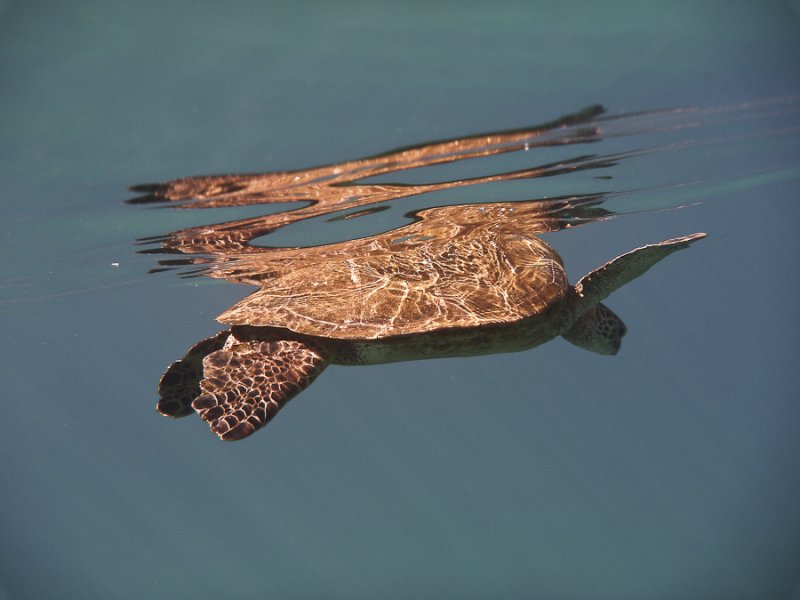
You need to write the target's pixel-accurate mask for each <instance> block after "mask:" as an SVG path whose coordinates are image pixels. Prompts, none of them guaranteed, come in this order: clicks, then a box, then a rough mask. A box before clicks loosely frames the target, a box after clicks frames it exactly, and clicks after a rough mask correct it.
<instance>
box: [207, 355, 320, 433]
mask: <svg viewBox="0 0 800 600" xmlns="http://www.w3.org/2000/svg"><path fill="white" fill-rule="evenodd" d="M328 363H329V361H328V358H327V357H325V356H324V355H323V354H322V352H320V351H319V350H317V349H316V348H312V347H311V346H309V345H307V344H304V343H303V342H300V341H296V340H270V341H258V340H250V341H243V342H239V341H238V340H235V341H234V343H229V344H226V347H225V348H223V349H221V350H217V351H216V352H213V353H211V354H209V355H208V356H206V357H205V359H203V379H202V381H200V390H201V393H200V395H199V396H198V397H197V399H196V400H195V401H194V402H192V408H194V409H195V410H196V411H197V412H198V413H199V414H200V416H201V417H202V418H203V420H204V421H207V422H208V423H209V425H210V426H211V431H213V432H214V433H216V434H217V435H218V436H219V437H220V438H221V439H223V440H240V439H242V438H245V437H247V436H248V435H250V434H251V433H253V432H254V431H256V430H258V429H260V428H261V427H263V426H264V425H266V424H267V423H268V422H269V421H270V420H271V419H272V418H273V417H274V416H275V415H276V414H277V413H278V411H279V410H280V409H281V408H283V406H284V405H285V404H286V403H287V402H288V401H289V400H291V399H292V398H293V397H294V396H296V395H297V394H298V393H300V392H301V391H303V390H304V389H305V388H306V387H308V386H309V385H310V384H311V382H312V381H314V379H316V377H317V375H319V374H320V373H321V372H322V371H323V370H324V369H325V367H327V366H328Z"/></svg>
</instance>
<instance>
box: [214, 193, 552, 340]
mask: <svg viewBox="0 0 800 600" xmlns="http://www.w3.org/2000/svg"><path fill="white" fill-rule="evenodd" d="M448 208H452V207H448ZM459 209H461V211H462V212H461V218H462V219H461V222H460V223H458V222H456V221H453V220H450V219H446V218H439V219H430V218H429V219H428V220H427V221H425V220H424V219H423V220H421V221H420V222H417V223H413V224H411V225H409V226H406V227H402V228H400V229H396V230H393V231H390V232H387V233H384V234H380V235H377V236H373V237H370V238H362V239H359V240H353V241H350V242H341V243H337V244H331V245H328V246H319V247H314V248H307V249H303V250H304V252H303V254H302V259H300V257H299V256H298V255H297V254H293V255H292V256H294V260H280V259H279V258H278V257H276V259H277V260H274V261H270V262H271V273H270V277H269V278H265V279H263V280H262V281H260V282H259V285H260V289H259V290H257V291H255V292H254V293H252V294H251V295H249V296H248V297H246V298H244V299H243V300H242V301H241V302H239V303H238V304H236V305H234V306H233V307H232V308H230V309H229V310H227V311H225V312H224V313H222V314H221V315H220V316H219V317H218V320H219V321H220V322H222V323H227V324H231V325H251V326H258V327H281V328H286V329H289V330H292V331H294V332H297V333H301V334H304V335H312V336H318V337H326V338H341V339H378V338H386V337H393V336H399V335H409V334H421V333H427V332H433V331H436V330H442V329H451V328H462V327H480V326H484V325H496V324H502V323H513V322H515V321H518V320H520V319H524V318H526V317H530V316H533V315H536V314H541V313H543V312H544V311H546V310H547V309H548V308H550V307H551V306H553V305H554V304H556V303H558V302H560V301H561V300H562V299H563V298H564V296H565V295H566V293H567V289H568V283H567V278H566V274H565V272H564V268H563V265H562V262H561V259H560V257H559V256H558V254H557V253H556V252H555V251H554V250H553V249H552V248H551V247H550V246H549V245H547V244H546V243H545V242H544V241H543V240H542V239H540V238H538V237H536V236H535V235H524V234H521V233H520V228H519V224H518V223H515V224H513V225H512V223H511V222H509V221H508V220H502V219H501V220H497V219H492V218H489V219H483V220H476V221H475V222H471V221H470V220H466V221H464V219H463V217H464V212H463V207H459ZM442 211H443V209H439V212H438V213H436V216H437V217H443V216H444V217H446V216H447V215H446V213H445V214H443V212H442ZM424 212H427V211H423V213H424ZM420 216H421V217H425V216H427V217H430V216H431V215H424V214H421V215H420ZM485 216H486V215H484V217H485Z"/></svg>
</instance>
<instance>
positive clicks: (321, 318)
mask: <svg viewBox="0 0 800 600" xmlns="http://www.w3.org/2000/svg"><path fill="white" fill-rule="evenodd" d="M411 228H413V226H409V228H408V231H406V232H404V231H403V230H402V229H401V230H397V231H395V232H389V233H388V234H382V235H380V236H375V237H374V238H366V239H365V240H358V242H359V244H360V245H359V252H357V253H354V252H353V251H352V250H353V244H352V243H348V242H343V243H341V244H332V245H330V246H327V247H320V249H318V250H316V251H315V249H309V253H308V255H307V256H306V257H305V259H304V260H303V261H301V262H297V263H293V264H291V265H290V268H284V269H276V270H275V271H274V275H273V276H272V277H271V278H267V279H265V280H263V281H261V282H260V289H258V290H257V291H255V292H254V293H253V294H251V295H250V296H248V297H247V298H245V299H244V300H242V301H241V302H239V303H238V304H236V305H235V306H233V307H232V308H231V309H229V310H227V311H225V312H224V313H223V314H222V315H220V316H219V317H218V320H219V321H220V322H222V323H225V324H228V325H231V328H230V329H229V330H226V331H223V332H221V333H219V334H217V335H216V336H214V337H212V338H209V339H207V340H204V341H203V342H200V343H199V344H197V345H196V346H194V347H193V348H192V349H191V350H189V352H188V353H187V355H186V356H185V357H184V358H183V359H182V360H180V361H177V362H175V363H173V364H172V365H171V366H170V367H169V368H168V369H167V371H166V372H165V374H164V376H163V377H162V380H161V383H160V385H159V392H160V395H161V401H160V402H159V406H158V409H159V412H161V413H162V414H165V415H169V416H182V415H184V414H188V413H190V412H191V411H192V409H194V410H195V411H196V412H198V413H199V414H200V416H201V417H202V418H203V419H204V420H206V421H208V422H209V424H210V425H211V429H212V431H214V432H215V433H216V434H217V435H219V436H220V437H221V438H222V439H225V440H236V439H241V438H243V437H246V436H248V435H250V434H251V433H253V432H254V431H256V430H257V429H259V428H260V427H262V426H263V425H264V424H266V423H267V422H268V421H269V420H270V419H271V418H272V417H273V416H274V415H275V414H276V413H277V412H278V410H280V408H282V407H283V406H284V405H285V404H286V402H287V401H288V400H289V399H291V398H292V397H293V396H295V395H296V394H297V393H299V392H300V391H302V390H303V389H305V387H307V386H308V385H310V384H311V382H312V381H313V380H314V379H315V378H316V376H317V375H319V373H321V372H322V371H323V370H324V369H325V368H326V367H327V365H328V364H331V363H335V364H376V363H386V362H395V361H404V360H415V359H427V358H438V357H447V356H468V355H478V354H491V353H497V352H513V351H519V350H525V349H528V348H532V347H534V346H537V345H539V344H542V343H544V342H546V341H548V340H550V339H552V338H554V337H557V336H559V335H563V336H564V337H565V338H566V339H567V340H569V341H570V342H572V343H574V344H576V345H578V346H581V347H583V348H586V349H588V350H591V351H594V352H598V353H601V354H615V353H616V352H617V350H618V349H619V347H620V342H621V339H622V336H624V335H625V332H626V328H625V325H624V324H623V323H622V321H621V320H620V319H619V317H617V316H616V315H615V314H614V313H613V312H612V311H611V310H610V309H608V308H607V307H605V306H604V305H603V304H601V303H600V302H601V301H602V300H603V299H604V298H605V297H606V296H608V295H609V294H610V293H611V292H613V291H614V290H615V289H617V288H618V287H620V286H622V285H624V284H625V283H627V282H629V281H631V280H632V279H634V278H636V277H638V276H639V275H641V274H642V273H644V272H645V271H646V270H647V269H649V268H650V267H651V266H653V265H654V264H655V263H657V262H658V261H660V260H661V259H663V258H665V257H666V256H668V255H669V254H671V253H672V252H674V251H676V250H679V249H681V248H686V247H687V246H688V245H689V244H690V243H692V242H693V241H695V240H697V239H699V238H701V237H703V236H704V235H705V234H693V235H690V236H686V237H682V238H675V239H672V240H666V241H664V242H659V243H657V244H651V245H648V246H643V247H641V248H637V249H635V250H633V251H631V252H628V253H626V254H623V255H621V256H619V257H617V258H616V259H614V260H612V261H610V262H609V263H607V264H605V265H603V266H602V267H600V268H598V269H595V270H594V271H592V272H591V273H589V274H588V275H586V276H584V277H583V278H582V279H581V280H580V281H579V282H578V283H577V284H576V285H575V286H570V285H569V283H568V281H567V277H566V274H565V272H564V267H563V264H562V262H561V259H560V257H559V256H558V254H557V253H556V252H555V250H553V249H552V248H551V247H550V246H549V245H547V244H546V243H545V242H544V241H543V240H541V239H540V238H538V237H536V236H535V235H533V234H529V235H526V234H521V233H520V229H519V228H518V227H513V228H505V227H503V226H502V225H501V224H498V222H497V221H493V220H489V221H484V224H483V225H480V224H472V225H469V226H467V225H465V226H464V227H462V228H461V229H460V230H459V231H458V235H452V233H453V232H452V231H448V232H446V234H444V235H437V233H436V232H435V231H433V230H431V229H430V228H429V229H428V230H426V232H425V233H426V235H419V234H417V233H416V232H414V231H413V229H411ZM409 231H410V233H408V232H409ZM403 233H408V235H403ZM277 260H278V261H279V258H278V259H277Z"/></svg>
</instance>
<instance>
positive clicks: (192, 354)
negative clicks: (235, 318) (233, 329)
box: [156, 329, 230, 417]
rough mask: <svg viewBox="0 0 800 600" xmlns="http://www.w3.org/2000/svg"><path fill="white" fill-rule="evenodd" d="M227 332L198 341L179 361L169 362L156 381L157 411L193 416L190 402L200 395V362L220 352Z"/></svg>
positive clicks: (170, 414)
mask: <svg viewBox="0 0 800 600" xmlns="http://www.w3.org/2000/svg"><path fill="white" fill-rule="evenodd" d="M229 335H230V330H229V329H226V330H225V331H220V332H219V333H218V334H216V335H214V336H211V337H210V338H207V339H205V340H203V341H202V342H198V343H197V344H195V345H194V346H192V347H191V348H189V351H188V352H187V353H186V356H184V357H183V358H182V359H180V360H176V361H175V362H174V363H172V364H171V365H170V366H169V367H167V370H166V371H164V374H163V375H162V376H161V381H159V382H158V395H159V396H160V398H159V400H158V404H157V405H156V410H158V412H159V413H161V414H162V415H164V416H165V417H185V416H186V415H190V414H192V413H193V412H194V411H193V410H192V401H193V400H194V399H195V398H197V396H199V395H200V380H201V379H202V378H203V359H204V358H205V357H206V356H208V355H209V354H211V353H212V352H215V351H216V350H220V349H221V348H222V347H223V346H224V345H225V340H227V339H228V336H229Z"/></svg>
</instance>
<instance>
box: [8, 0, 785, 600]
mask: <svg viewBox="0 0 800 600" xmlns="http://www.w3.org/2000/svg"><path fill="white" fill-rule="evenodd" d="M798 33H800V7H799V6H798V4H797V2H760V1H755V0H753V1H750V2H746V1H741V2H715V1H704V2H694V3H673V2H623V1H612V2H606V3H593V2H577V1H576V2H532V3H528V2H495V3H491V4H487V3H482V2H475V3H473V2H435V3H431V2H427V3H423V2H412V3H405V4H402V5H401V4H398V3H388V2H386V3H384V2H373V3H370V4H369V5H368V6H365V5H363V4H362V3H357V2H336V3H324V2H294V3H289V2H285V3H283V2H281V3H279V2H232V3H227V4H224V5H223V4H222V3H207V2H182V1H176V2H170V3H166V4H165V3H157V2H149V1H145V2H137V3H126V2H97V1H90V0H86V1H77V2H72V3H58V2H46V1H32V2H24V3H22V2H12V1H6V2H0V115H2V119H0V175H1V176H0V201H1V202H2V213H1V214H2V218H0V234H1V236H0V240H2V249H3V256H4V260H3V261H2V263H0V318H2V328H3V335H2V340H1V341H0V359H1V360H0V382H1V383H2V388H0V389H2V392H0V395H1V396H2V402H3V407H4V409H5V414H4V418H3V423H4V425H5V428H4V430H5V431H4V435H3V436H2V437H1V438H0V448H2V457H3V459H2V462H0V509H1V510H0V539H2V544H0V598H3V599H6V598H8V599H13V600H16V599H42V598H58V599H69V598H98V599H100V598H102V599H117V598H118V599H127V598H131V599H133V598H137V599H138V598H153V599H180V598H187V599H188V598H192V599H202V598H219V597H223V598H242V599H251V598H252V599H255V598H297V599H306V598H348V599H349V598H547V599H565V600H566V599H584V598H585V599H595V598H619V599H627V598H629V599H642V598H646V599H673V598H686V599H709V600H710V599H720V600H721V599H784V598H795V599H796V598H800V575H798V574H799V573H800V535H798V532H800V508H798V507H800V405H798V394H797V391H796V385H795V379H796V378H795V369H796V368H797V357H798V347H800V345H799V344H798V342H800V322H799V319H798V316H797V302H796V300H795V298H796V294H797V292H798V285H797V267H796V257H797V256H798V245H799V244H798V241H797V240H798V238H797V235H796V230H797V228H798V225H800V209H798V203H797V199H798V192H800V160H798V159H800V142H798V141H797V140H798V130H799V129H800V116H798V112H799V110H798V109H799V108H800V101H798V96H800V68H798V67H800V59H798V57H800V36H798ZM595 103H602V104H603V105H604V106H605V107H606V108H607V109H608V114H609V115H611V116H615V115H617V116H618V115H624V114H628V113H637V112H639V111H653V110H657V109H675V108H680V109H681V110H678V111H675V110H672V111H669V112H668V113H666V115H668V116H664V114H663V113H659V115H661V116H658V115H652V114H651V115H644V116H637V117H628V118H625V119H619V120H612V121H608V122H607V123H606V125H604V127H605V129H603V131H604V135H603V136H602V139H600V140H598V141H597V142H595V143H592V144H587V145H583V146H580V145H577V146H557V147H549V148H531V149H530V150H529V151H528V152H525V151H524V150H523V151H521V152H515V153H512V154H509V155H505V156H503V157H493V158H489V159H488V160H485V159H476V160H467V161H460V162H457V163H453V164H450V165H442V166H440V167H436V169H430V170H428V169H426V170H422V171H421V172H419V173H411V172H403V173H393V174H389V175H386V176H383V177H382V179H381V181H384V182H401V183H420V182H425V183H427V182H431V181H440V180H445V179H463V178H469V177H480V176H485V175H489V174H495V173H500V172H505V171H511V170H517V169H524V168H530V167H532V166H536V165H543V164H550V163H558V162H560V161H562V162H563V161H567V160H569V159H572V158H574V157H576V156H578V155H584V154H592V155H597V156H600V157H610V156H618V155H620V154H624V155H625V156H624V158H622V159H620V160H618V161H611V162H615V163H616V164H609V165H607V166H604V167H602V168H599V169H595V170H580V171H576V172H575V173H566V174H562V175H558V176H553V177H543V178H534V179H524V180H517V181H510V182H505V183H503V184H502V185H500V186H496V185H475V186H467V187H463V188H456V189H450V190H443V191H437V192H434V193H432V194H427V195H425V196H415V197H409V198H404V199H400V200H395V201H393V202H391V203H390V205H389V206H390V208H389V209H388V210H385V211H382V212H376V213H373V214H371V215H370V216H368V217H364V218H359V219H349V220H345V221H336V222H333V223H330V222H328V221H326V220H325V219H322V218H320V219H311V220H308V221H306V222H303V223H300V224H296V225H292V226H289V227H286V228H285V229H282V230H280V231H278V232H277V233H276V234H274V235H273V236H268V237H264V238H262V239H260V240H259V242H260V243H263V244H265V245H288V246H294V245H298V246H308V245H314V244H320V243H329V242H335V241H340V240H343V239H350V238H353V237H357V236H364V235H373V234H376V233H379V232H382V231H386V230H389V229H391V228H393V227H397V226H400V225H402V224H404V223H407V222H408V219H407V218H406V217H405V216H404V215H405V214H406V213H407V212H409V211H412V210H418V209H421V208H426V207H430V206H435V205H438V204H456V203H462V202H465V203H475V202H497V201H514V200H528V199H533V198H552V197H559V196H572V195H580V194H606V195H608V199H607V200H606V203H605V204H604V207H605V208H607V209H608V210H613V211H614V212H615V213H617V214H618V215H619V216H617V217H616V218H614V219H609V220H605V221H602V222H597V223H590V224H585V225H583V226H580V227H575V228H572V229H568V230H563V231H559V232H557V233H550V234H546V236H545V239H546V240H547V242H548V243H550V244H551V245H552V246H553V247H554V248H555V249H556V250H557V251H558V252H559V254H560V255H561V256H562V258H563V260H564V263H565V265H566V269H567V272H568V274H569V276H570V279H571V281H573V282H574V281H575V280H577V279H578V278H579V277H580V276H581V275H582V274H584V273H586V272H588V271H590V270H591V269H593V268H595V267H596V266H598V265H600V264H602V263H604V262H605V261H607V260H609V259H610V258H612V257H614V256H616V255H618V254H620V253H622V252H624V251H627V250H629V249H631V248H634V247H636V246H640V245H642V244H645V243H648V242H654V241H659V240H662V239H666V238H670V237H674V236H677V235H684V234H688V233H691V232H695V231H703V232H707V233H708V238H707V239H705V240H702V241H700V242H698V243H697V244H695V245H694V246H692V248H691V249H689V250H686V251H683V252H681V253H679V254H677V255H675V256H672V257H670V258H668V259H666V260H665V261H664V262H663V263H661V264H659V265H657V266H656V267H654V268H653V270H652V271H650V272H648V273H647V274H646V275H644V276H643V277H641V278H640V279H637V280H636V281H634V282H632V283H631V284H629V285H627V286H625V287H624V288H622V289H621V290H619V291H618V292H617V293H616V294H614V296H612V297H611V298H610V299H609V300H608V302H607V303H608V304H609V306H611V307H612V308H613V310H614V311H615V312H617V313H618V314H619V315H620V316H621V317H622V318H623V319H624V320H625V322H626V324H627V326H628V335H627V336H626V338H625V340H624V342H623V346H622V349H621V351H620V353H619V354H618V355H617V356H614V357H606V356H598V355H594V354H591V353H588V352H585V351H583V350H580V349H579V348H576V347H574V346H572V345H570V344H569V343H567V342H565V341H564V340H560V339H558V340H554V341H553V342H550V343H548V344H547V345H544V346H541V347H539V348H535V349H533V350H531V351H528V352H522V353H517V354H505V355H492V356H484V357H475V358H454V359H441V360H435V361H421V362H420V361H418V362H411V363H397V364H390V365H382V366H370V367H336V366H334V367H331V368H329V369H328V370H327V371H326V372H325V373H324V374H323V375H322V376H321V377H320V378H319V380H318V381H317V382H315V383H314V385H313V386H312V387H310V388H309V389H308V390H306V391H305V392H304V393H303V394H302V395H301V396H299V397H298V398H296V399H294V400H293V401H292V402H291V403H290V404H289V405H288V406H287V407H286V408H285V409H284V410H283V411H282V412H281V413H280V415H279V416H278V417H277V418H276V419H275V420H274V421H273V422H272V423H270V424H269V425H268V426H267V427H266V428H265V429H263V430H262V431H259V432H257V433H256V434H254V435H253V436H251V437H250V438H248V439H247V440H244V441H242V442H236V443H222V442H220V441H219V440H217V439H216V437H215V436H214V435H212V434H211V433H209V431H208V427H207V426H206V424H204V423H203V422H202V421H200V419H198V418H196V417H188V418H186V419H181V420H177V421H175V420H171V419H167V418H164V417H161V416H159V415H158V414H157V413H156V412H155V410H154V405H155V401H156V399H157V394H156V391H155V387H156V384H157V382H158V379H159V377H160V375H161V373H162V371H163V369H164V368H165V367H166V365H168V364H169V363H170V362H171V361H173V360H175V359H177V358H179V357H181V356H182V355H183V353H184V351H185V350H186V348H188V347H189V346H191V345H192V344H193V343H195V342H196V341H198V340H200V339H202V338H204V337H207V336H209V335H212V334H213V333H215V332H216V331H218V330H219V329H220V328H221V326H220V325H219V324H217V323H216V322H215V321H214V317H215V316H216V315H218V314H219V313H221V312H222V311H223V310H225V309H226V308H228V307H229V306H231V305H232V304H233V303H234V302H236V301H238V300H239V299H241V298H242V297H244V296H245V295H246V294H247V293H248V292H249V291H251V290H252V288H251V287H249V286H245V285H238V284H232V283H227V282H224V281H221V280H216V279H209V278H186V277H181V276H180V275H181V274H185V273H183V272H182V271H181V270H180V269H178V270H174V271H168V272H161V273H155V274H149V273H148V271H149V270H151V269H153V268H154V267H156V266H157V261H158V260H159V258H163V257H160V256H158V255H152V254H140V253H138V252H137V251H138V250H141V249H142V248H143V246H141V245H136V240H137V239H140V238H144V237H148V236H158V235H164V234H167V233H169V232H173V231H177V230H181V229H185V228H187V227H192V226H196V225H201V224H213V223H219V222H222V221H226V220H231V219H239V218H247V217H253V216H258V215H261V214H264V213H266V212H271V211H274V210H277V209H278V208H286V207H285V206H281V207H264V206H246V207H236V208H223V209H213V210H172V209H169V208H163V207H159V206H153V205H142V206H136V205H130V204H125V203H124V200H126V199H128V198H130V197H132V196H133V195H134V194H132V193H130V192H128V191H127V187H128V186H129V185H132V184H137V183H142V182H149V181H163V180H168V179H172V178H176V177H182V176H188V175H198V174H208V173H231V172H233V173H241V172H261V171H280V170H288V169H306V168H309V167H312V166H315V165H320V164H330V163H338V162H342V161H345V160H350V159H355V158H359V157H364V156H369V155H373V154H376V153H380V152H386V151H389V150H392V149H393V148H397V147H403V146H408V145H412V144H419V143H424V142H427V141H431V140H439V139H449V138H457V137H462V136H469V135H473V134H477V133H482V132H492V131H502V130H508V129H515V128H521V127H528V126H531V125H535V124H537V123H543V122H547V121H550V120H552V119H554V118H556V117H558V116H560V115H563V114H567V113H571V112H574V111H576V110H579V109H581V108H582V107H584V106H587V105H591V104H595Z"/></svg>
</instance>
